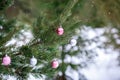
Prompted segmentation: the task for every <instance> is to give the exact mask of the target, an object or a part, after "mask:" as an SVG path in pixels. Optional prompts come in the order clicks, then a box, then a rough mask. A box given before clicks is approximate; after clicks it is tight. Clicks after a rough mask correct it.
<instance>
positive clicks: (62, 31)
mask: <svg viewBox="0 0 120 80" xmlns="http://www.w3.org/2000/svg"><path fill="white" fill-rule="evenodd" d="M56 32H57V34H58V35H63V33H64V29H63V28H62V27H59V28H57V30H56Z"/></svg>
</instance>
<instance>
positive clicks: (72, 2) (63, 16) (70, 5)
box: [59, 0, 79, 24]
mask: <svg viewBox="0 0 120 80" xmlns="http://www.w3.org/2000/svg"><path fill="white" fill-rule="evenodd" d="M78 1H79V0H69V2H68V4H67V5H66V7H65V9H64V10H63V13H62V14H61V15H60V18H59V19H60V24H63V23H64V22H65V21H66V20H67V18H68V17H69V16H70V15H71V14H72V13H71V10H72V8H73V7H74V6H75V4H76V3H77V2H78Z"/></svg>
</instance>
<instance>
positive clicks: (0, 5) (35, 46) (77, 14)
mask: <svg viewBox="0 0 120 80" xmlns="http://www.w3.org/2000/svg"><path fill="white" fill-rule="evenodd" d="M119 4H120V0H0V60H1V61H2V57H3V56H4V55H5V54H8V55H9V56H10V57H11V59H12V63H11V65H9V66H3V65H1V66H0V75H5V74H8V75H14V76H16V77H17V78H18V80H24V79H26V78H27V77H28V74H29V73H31V74H33V75H34V76H35V77H39V76H41V75H42V74H44V75H46V76H47V77H49V79H50V78H52V79H53V78H54V77H55V76H56V74H57V73H58V72H59V71H62V72H63V76H62V77H58V76H57V80H58V78H59V80H65V73H64V71H65V70H66V67H67V64H65V63H64V62H63V59H64V58H65V54H68V53H69V54H70V55H72V54H75V53H77V51H76V52H64V46H65V44H67V43H68V40H69V39H70V38H71V37H72V36H73V35H74V34H75V29H79V27H80V25H84V24H85V25H88V26H93V28H96V27H101V26H105V25H107V24H109V23H112V25H114V26H119V25H120V17H119V13H120V6H119ZM26 25H28V26H27V27H26ZM60 25H62V27H63V28H64V32H65V33H64V34H63V35H62V36H59V35H57V33H56V29H57V28H58V27H59V26H60ZM21 30H30V31H32V33H33V39H32V40H31V41H30V42H29V43H27V44H25V45H23V46H20V47H16V45H9V46H6V43H7V42H8V41H9V40H11V39H12V38H17V37H18V35H19V34H22V32H21ZM79 39H80V40H79V41H80V42H82V39H81V38H79ZM60 46H63V49H62V51H61V50H59V47H60ZM33 55H34V56H35V57H36V58H37V60H38V64H37V65H36V66H37V67H36V68H32V67H31V66H30V64H29V61H30V58H31V57H32V56H33ZM54 58H57V59H62V63H61V64H60V66H59V67H58V68H57V69H52V68H51V61H52V60H53V59H54ZM40 66H42V67H40ZM71 66H72V67H73V68H76V67H75V66H74V65H72V64H71ZM61 78H62V79H61Z"/></svg>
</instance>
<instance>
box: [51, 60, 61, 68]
mask: <svg viewBox="0 0 120 80" xmlns="http://www.w3.org/2000/svg"><path fill="white" fill-rule="evenodd" d="M51 65H52V68H57V67H58V66H59V62H58V61H57V60H53V61H52V64H51Z"/></svg>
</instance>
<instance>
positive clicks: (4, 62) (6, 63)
mask: <svg viewBox="0 0 120 80" xmlns="http://www.w3.org/2000/svg"><path fill="white" fill-rule="evenodd" d="M10 63H11V58H10V57H9V56H7V55H5V57H3V59H2V64H3V65H5V66H7V65H10Z"/></svg>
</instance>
